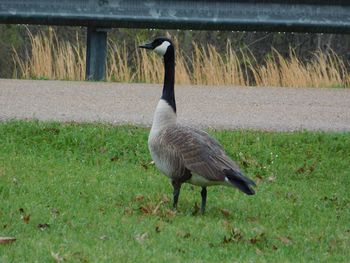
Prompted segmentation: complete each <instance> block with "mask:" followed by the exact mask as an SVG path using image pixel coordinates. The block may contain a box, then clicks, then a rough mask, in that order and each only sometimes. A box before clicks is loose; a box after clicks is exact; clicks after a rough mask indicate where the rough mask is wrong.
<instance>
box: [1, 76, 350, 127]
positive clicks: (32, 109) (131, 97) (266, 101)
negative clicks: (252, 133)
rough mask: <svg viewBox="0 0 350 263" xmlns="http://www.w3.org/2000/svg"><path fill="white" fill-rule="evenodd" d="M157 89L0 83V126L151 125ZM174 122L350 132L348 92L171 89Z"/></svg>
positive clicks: (100, 84) (101, 84)
mask: <svg viewBox="0 0 350 263" xmlns="http://www.w3.org/2000/svg"><path fill="white" fill-rule="evenodd" d="M160 94H161V85H149V84H124V83H106V82H77V81H34V80H9V79H0V121H4V120H8V119H14V118H16V119H39V120H54V121H77V122H108V123H113V124H122V123H123V124H124V123H130V124H139V125H145V126H150V125H151V122H152V116H153V111H154V108H155V106H156V104H157V101H158V99H159V97H160ZM176 96H177V97H176V98H177V110H178V120H179V122H181V123H185V124H190V125H193V126H197V127H213V128H218V129H240V128H244V129H259V130H274V131H294V130H301V129H306V130H324V131H350V89H315V88H297V89H295V88H254V87H247V88H246V87H210V86H206V87H196V86H192V87H191V86H177V87H176Z"/></svg>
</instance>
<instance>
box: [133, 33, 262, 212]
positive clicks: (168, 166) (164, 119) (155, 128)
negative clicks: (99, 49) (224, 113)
mask: <svg viewBox="0 0 350 263" xmlns="http://www.w3.org/2000/svg"><path fill="white" fill-rule="evenodd" d="M139 47H140V48H145V49H149V50H153V51H155V52H156V53H157V54H159V55H161V56H163V58H164V72H165V73H164V84H163V92H162V96H161V98H160V100H159V102H158V104H157V106H156V109H155V113H154V117H153V123H152V127H151V130H150V133H149V137H148V148H149V151H150V154H151V157H152V159H153V161H154V163H155V165H156V167H157V168H158V169H159V170H160V171H161V172H163V173H164V174H165V175H166V176H167V177H169V179H170V181H171V184H172V186H173V209H174V210H177V203H178V199H179V195H180V189H181V185H182V184H183V183H190V184H192V185H196V186H200V187H201V188H202V190H201V197H202V202H201V208H200V209H201V213H202V214H204V212H205V208H206V201H207V187H208V186H212V185H225V186H231V187H236V188H238V189H239V190H241V191H242V192H243V193H245V194H247V195H253V194H255V192H254V189H253V186H256V184H255V182H254V181H253V180H251V179H249V178H247V177H245V176H244V175H243V173H242V172H241V170H240V169H239V167H238V165H237V164H236V163H235V162H234V161H233V160H231V159H230V157H229V156H228V155H227V154H226V153H225V151H224V149H223V147H222V146H221V145H220V144H219V142H218V141H217V140H216V139H214V138H213V137H211V136H210V135H209V134H208V133H206V132H204V131H202V130H199V129H196V128H192V127H189V126H185V125H181V124H179V123H177V119H176V103H175V92H174V81H175V49H174V45H173V43H172V41H171V40H170V39H168V38H165V37H160V38H156V39H154V40H153V41H152V42H151V43H147V44H143V45H140V46H139Z"/></svg>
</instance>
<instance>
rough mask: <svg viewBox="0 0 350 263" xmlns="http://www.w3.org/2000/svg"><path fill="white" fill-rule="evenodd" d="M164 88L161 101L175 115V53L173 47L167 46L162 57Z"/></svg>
mask: <svg viewBox="0 0 350 263" xmlns="http://www.w3.org/2000/svg"><path fill="white" fill-rule="evenodd" d="M164 72H165V74H164V86H163V94H162V99H164V100H165V101H166V102H168V103H169V105H170V106H171V107H172V108H173V110H174V112H175V113H176V104H175V92H174V82H175V51H174V47H173V46H169V47H168V50H167V52H166V53H165V55H164Z"/></svg>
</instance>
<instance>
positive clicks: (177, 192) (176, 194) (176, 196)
mask: <svg viewBox="0 0 350 263" xmlns="http://www.w3.org/2000/svg"><path fill="white" fill-rule="evenodd" d="M171 184H172V185H173V187H174V191H173V200H174V201H173V209H174V210H176V209H177V201H178V200H179V195H180V188H181V184H179V183H178V182H176V181H172V182H171Z"/></svg>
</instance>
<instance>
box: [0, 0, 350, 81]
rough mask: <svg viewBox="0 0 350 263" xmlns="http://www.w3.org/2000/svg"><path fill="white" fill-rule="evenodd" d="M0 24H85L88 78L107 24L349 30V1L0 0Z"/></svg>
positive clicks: (96, 68)
mask: <svg viewBox="0 0 350 263" xmlns="http://www.w3.org/2000/svg"><path fill="white" fill-rule="evenodd" d="M0 23H7V24H45V25H70V26H86V27H88V34H87V79H94V80H100V79H103V78H104V76H105V59H106V39H107V30H106V29H107V28H111V27H118V28H121V27H123V28H164V29H197V30H239V31H245V30H246V31H289V32H290V31H292V32H323V33H340V34H349V33H350V1H348V0H333V1H331V0H304V1H301V0H284V1H283V0H246V1H243V0H233V1H228V0H221V1H212V0H198V1H195V0H193V1H188V0H175V1H167V0H163V1H161V0H158V1H156V0H153V1H152V0H143V1H136V0H130V1H127V0H59V1H58V0H51V1H47V0H0Z"/></svg>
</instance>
